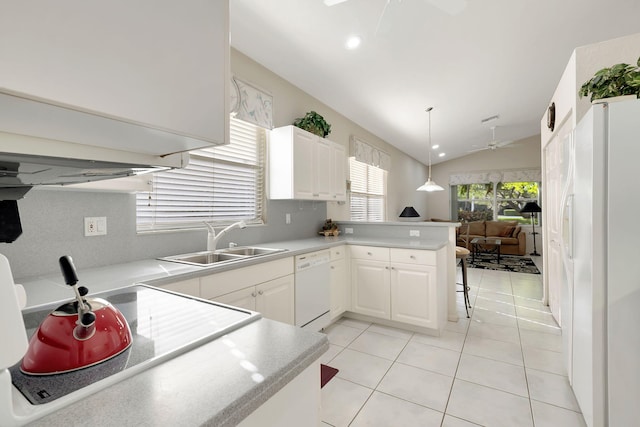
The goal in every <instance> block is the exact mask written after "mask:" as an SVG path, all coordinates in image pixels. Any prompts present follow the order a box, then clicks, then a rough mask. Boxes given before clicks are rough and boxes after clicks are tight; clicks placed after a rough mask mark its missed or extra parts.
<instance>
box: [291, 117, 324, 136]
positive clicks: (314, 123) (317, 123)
mask: <svg viewBox="0 0 640 427" xmlns="http://www.w3.org/2000/svg"><path fill="white" fill-rule="evenodd" d="M293 125H294V126H296V127H299V128H300V129H304V130H306V131H307V132H311V133H313V134H315V135H318V136H319V137H322V138H324V137H326V136H327V135H329V134H330V133H331V125H330V124H329V123H327V122H326V120H325V119H324V117H322V116H321V115H320V114H318V113H316V112H315V111H309V112H308V113H307V114H305V115H304V117H299V118H297V119H296V120H295V121H294V122H293Z"/></svg>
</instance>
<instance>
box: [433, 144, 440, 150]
mask: <svg viewBox="0 0 640 427" xmlns="http://www.w3.org/2000/svg"><path fill="white" fill-rule="evenodd" d="M431 148H432V149H433V150H437V149H438V148H440V145H439V144H436V145H434V146H433V147H431Z"/></svg>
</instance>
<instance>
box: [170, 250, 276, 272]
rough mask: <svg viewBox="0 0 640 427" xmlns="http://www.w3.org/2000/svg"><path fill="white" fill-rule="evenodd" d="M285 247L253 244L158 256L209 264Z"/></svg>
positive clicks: (186, 262)
mask: <svg viewBox="0 0 640 427" xmlns="http://www.w3.org/2000/svg"><path fill="white" fill-rule="evenodd" d="M284 251H286V249H272V248H259V247H255V246H238V247H235V248H225V249H218V250H216V251H203V252H193V253H190V254H182V255H172V256H167V257H162V258H158V259H160V260H162V261H171V262H179V263H182V264H189V265H197V266H201V267H202V266H210V265H213V264H220V263H226V262H233V261H241V260H243V259H250V258H253V257H256V256H261V255H269V254H273V253H277V252H284Z"/></svg>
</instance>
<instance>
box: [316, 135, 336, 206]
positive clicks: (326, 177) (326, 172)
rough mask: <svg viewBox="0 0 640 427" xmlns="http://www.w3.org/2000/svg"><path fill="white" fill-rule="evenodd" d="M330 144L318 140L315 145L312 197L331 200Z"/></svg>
mask: <svg viewBox="0 0 640 427" xmlns="http://www.w3.org/2000/svg"><path fill="white" fill-rule="evenodd" d="M331 145H332V142H331V141H329V140H327V139H324V138H318V139H317V141H316V144H315V150H316V152H315V171H314V184H315V185H314V192H313V197H314V198H316V199H320V200H333V152H332V149H331Z"/></svg>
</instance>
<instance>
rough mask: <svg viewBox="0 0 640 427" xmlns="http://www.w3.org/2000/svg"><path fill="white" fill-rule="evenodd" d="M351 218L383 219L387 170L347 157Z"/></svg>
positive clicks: (353, 219)
mask: <svg viewBox="0 0 640 427" xmlns="http://www.w3.org/2000/svg"><path fill="white" fill-rule="evenodd" d="M349 171H350V178H351V220H352V221H384V220H385V218H386V205H387V196H386V194H387V172H386V171H385V170H383V169H379V168H377V167H375V166H370V165H368V164H366V163H362V162H359V161H357V160H356V159H355V158H353V157H351V158H349Z"/></svg>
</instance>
